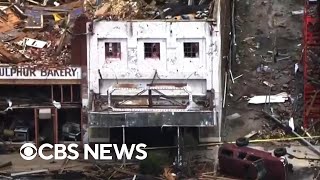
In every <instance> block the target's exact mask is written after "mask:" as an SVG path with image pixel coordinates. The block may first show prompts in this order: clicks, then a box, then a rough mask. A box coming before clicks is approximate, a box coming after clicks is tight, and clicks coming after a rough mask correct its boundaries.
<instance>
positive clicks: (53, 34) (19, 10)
mask: <svg viewBox="0 0 320 180" xmlns="http://www.w3.org/2000/svg"><path fill="white" fill-rule="evenodd" d="M53 3H54V4H56V3H57V2H53ZM34 4H35V5H34ZM56 5H57V4H56ZM82 5H83V2H82V1H76V2H71V3H66V4H64V5H59V6H56V7H54V6H53V5H52V4H50V2H49V1H45V2H37V1H33V0H26V1H24V2H20V3H18V2H15V3H11V2H1V3H0V14H1V15H0V63H2V64H17V65H23V66H37V67H39V66H45V67H58V66H64V65H66V64H68V63H69V61H70V59H71V52H70V41H69V40H70V33H71V32H70V31H71V30H70V29H71V28H72V22H73V21H74V19H75V18H76V17H77V16H78V15H80V14H82V13H83V12H84V11H83V7H82Z"/></svg>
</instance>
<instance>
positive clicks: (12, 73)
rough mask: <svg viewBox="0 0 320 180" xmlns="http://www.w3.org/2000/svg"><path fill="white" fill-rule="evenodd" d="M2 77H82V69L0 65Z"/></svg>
mask: <svg viewBox="0 0 320 180" xmlns="http://www.w3.org/2000/svg"><path fill="white" fill-rule="evenodd" d="M0 79H81V69H80V68H78V67H66V68H63V69H35V68H30V67H0Z"/></svg>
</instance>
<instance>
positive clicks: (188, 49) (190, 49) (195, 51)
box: [183, 42, 199, 58]
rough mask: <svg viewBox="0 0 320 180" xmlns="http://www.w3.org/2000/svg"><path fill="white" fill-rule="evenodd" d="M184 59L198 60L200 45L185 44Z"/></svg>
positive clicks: (193, 43)
mask: <svg viewBox="0 0 320 180" xmlns="http://www.w3.org/2000/svg"><path fill="white" fill-rule="evenodd" d="M183 50H184V57H187V58H197V57H199V43H195V42H190V43H183Z"/></svg>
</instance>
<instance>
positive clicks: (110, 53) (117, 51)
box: [105, 42, 121, 59]
mask: <svg viewBox="0 0 320 180" xmlns="http://www.w3.org/2000/svg"><path fill="white" fill-rule="evenodd" d="M105 50H106V58H118V59H120V58H121V44H120V43H111V42H107V43H105Z"/></svg>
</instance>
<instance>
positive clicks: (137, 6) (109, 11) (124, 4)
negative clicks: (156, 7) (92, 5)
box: [94, 0, 150, 20]
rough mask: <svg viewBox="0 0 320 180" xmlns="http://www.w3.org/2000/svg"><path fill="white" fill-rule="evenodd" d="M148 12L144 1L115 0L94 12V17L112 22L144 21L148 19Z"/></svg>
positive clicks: (107, 2) (105, 3)
mask: <svg viewBox="0 0 320 180" xmlns="http://www.w3.org/2000/svg"><path fill="white" fill-rule="evenodd" d="M149 8H150V7H149ZM146 10H147V9H146V3H143V1H139V2H138V1H132V0H130V1H124V0H114V1H106V2H104V4H103V5H102V6H100V8H99V9H98V10H97V11H95V12H94V16H95V17H96V18H101V17H106V18H108V19H112V20H119V19H144V18H147V17H146V14H144V13H145V11H146Z"/></svg>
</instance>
